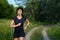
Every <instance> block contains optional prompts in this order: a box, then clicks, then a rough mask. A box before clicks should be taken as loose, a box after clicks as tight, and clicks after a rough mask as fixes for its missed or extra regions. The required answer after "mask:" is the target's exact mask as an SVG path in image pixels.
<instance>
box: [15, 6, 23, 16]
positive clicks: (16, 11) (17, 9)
mask: <svg viewBox="0 0 60 40" xmlns="http://www.w3.org/2000/svg"><path fill="white" fill-rule="evenodd" d="M19 9H21V10H22V13H23V8H22V7H18V8H17V9H16V13H17V11H18V10H19ZM22 16H23V14H22Z"/></svg>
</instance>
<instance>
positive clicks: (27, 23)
mask: <svg viewBox="0 0 60 40" xmlns="http://www.w3.org/2000/svg"><path fill="white" fill-rule="evenodd" d="M25 22H26V26H25V27H24V30H26V29H27V27H28V26H29V24H30V22H29V20H28V19H26V21H25Z"/></svg>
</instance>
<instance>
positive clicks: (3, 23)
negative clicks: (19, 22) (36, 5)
mask: <svg viewBox="0 0 60 40" xmlns="http://www.w3.org/2000/svg"><path fill="white" fill-rule="evenodd" d="M40 25H42V24H41V23H40V22H31V24H30V26H29V27H28V28H27V30H26V31H25V33H26V34H27V33H28V32H29V31H30V30H31V29H32V28H34V27H38V26H40ZM13 31H14V29H13V28H10V20H8V19H0V40H13Z"/></svg>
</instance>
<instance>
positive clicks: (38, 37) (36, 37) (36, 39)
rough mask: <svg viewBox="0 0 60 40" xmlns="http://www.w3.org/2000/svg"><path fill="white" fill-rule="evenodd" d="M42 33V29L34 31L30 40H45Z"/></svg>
mask: <svg viewBox="0 0 60 40" xmlns="http://www.w3.org/2000/svg"><path fill="white" fill-rule="evenodd" d="M41 31H42V27H41V28H39V29H37V30H36V31H34V33H33V34H32V36H31V38H30V39H31V40H43V36H42V33H41Z"/></svg>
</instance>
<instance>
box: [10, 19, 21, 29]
mask: <svg viewBox="0 0 60 40" xmlns="http://www.w3.org/2000/svg"><path fill="white" fill-rule="evenodd" d="M20 25H21V23H18V24H17V25H15V23H14V20H11V22H10V27H12V28H14V27H18V26H20Z"/></svg>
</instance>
